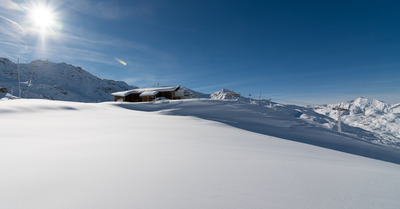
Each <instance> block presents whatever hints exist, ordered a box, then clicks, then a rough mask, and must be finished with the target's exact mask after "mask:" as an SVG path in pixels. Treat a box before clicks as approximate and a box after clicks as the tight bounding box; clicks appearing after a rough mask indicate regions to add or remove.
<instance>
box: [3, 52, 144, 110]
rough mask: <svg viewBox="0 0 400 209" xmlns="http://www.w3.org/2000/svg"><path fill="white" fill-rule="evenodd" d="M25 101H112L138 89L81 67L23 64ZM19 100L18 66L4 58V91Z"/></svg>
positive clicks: (57, 64) (34, 63)
mask: <svg viewBox="0 0 400 209" xmlns="http://www.w3.org/2000/svg"><path fill="white" fill-rule="evenodd" d="M19 72H20V86H21V97H22V98H38V99H51V100H63V101H76V102H99V101H100V102H101V101H111V100H113V97H112V96H111V93H112V92H116V91H124V90H128V89H133V88H137V87H136V86H130V85H128V84H127V83H125V82H123V81H113V80H107V79H100V78H98V77H96V76H94V75H92V74H90V73H89V72H87V71H85V70H83V69H82V68H81V67H76V66H73V65H69V64H66V63H52V62H49V61H41V60H35V61H32V62H31V63H29V64H20V65H19ZM3 87H5V88H7V89H8V92H9V93H12V94H13V95H16V96H18V95H19V87H18V66H17V64H15V63H13V62H11V61H10V60H8V59H6V58H0V88H3Z"/></svg>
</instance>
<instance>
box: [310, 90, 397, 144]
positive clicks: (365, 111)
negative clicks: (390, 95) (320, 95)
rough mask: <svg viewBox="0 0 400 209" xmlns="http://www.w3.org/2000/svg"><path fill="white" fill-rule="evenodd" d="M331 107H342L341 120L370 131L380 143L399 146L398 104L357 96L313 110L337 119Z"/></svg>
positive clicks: (336, 114) (335, 112)
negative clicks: (344, 110)
mask: <svg viewBox="0 0 400 209" xmlns="http://www.w3.org/2000/svg"><path fill="white" fill-rule="evenodd" d="M333 107H342V108H345V109H348V110H349V112H343V113H342V122H343V123H345V124H347V125H349V126H353V127H359V128H362V129H364V130H367V131H370V132H372V133H374V134H375V136H376V137H377V138H379V139H380V143H382V144H387V145H396V146H400V125H399V124H400V104H387V103H384V102H381V101H378V100H376V99H367V98H362V97H360V98H357V99H355V100H352V101H349V102H342V103H339V104H329V105H321V106H315V107H313V108H314V111H315V112H317V113H319V114H322V115H326V116H328V117H330V118H333V119H335V120H337V118H338V113H337V111H335V110H332V108H333Z"/></svg>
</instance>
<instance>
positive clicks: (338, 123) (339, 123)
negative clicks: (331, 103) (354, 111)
mask: <svg viewBox="0 0 400 209" xmlns="http://www.w3.org/2000/svg"><path fill="white" fill-rule="evenodd" d="M332 110H337V111H338V120H337V131H338V132H339V133H341V132H342V127H341V121H340V116H341V114H342V111H346V112H349V111H350V110H349V109H346V108H341V107H334V108H332Z"/></svg>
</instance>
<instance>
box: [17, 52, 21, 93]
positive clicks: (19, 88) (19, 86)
mask: <svg viewBox="0 0 400 209" xmlns="http://www.w3.org/2000/svg"><path fill="white" fill-rule="evenodd" d="M17 70H18V90H19V94H18V97H19V98H21V80H20V78H19V59H18V65H17Z"/></svg>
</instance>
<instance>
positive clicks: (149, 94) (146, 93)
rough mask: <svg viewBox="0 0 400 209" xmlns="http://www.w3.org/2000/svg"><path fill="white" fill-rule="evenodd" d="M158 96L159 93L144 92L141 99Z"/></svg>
mask: <svg viewBox="0 0 400 209" xmlns="http://www.w3.org/2000/svg"><path fill="white" fill-rule="evenodd" d="M157 94H158V91H144V92H143V93H141V94H140V95H139V96H140V97H148V96H155V95H157Z"/></svg>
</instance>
